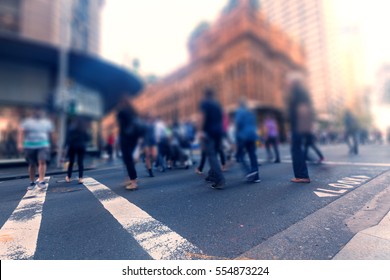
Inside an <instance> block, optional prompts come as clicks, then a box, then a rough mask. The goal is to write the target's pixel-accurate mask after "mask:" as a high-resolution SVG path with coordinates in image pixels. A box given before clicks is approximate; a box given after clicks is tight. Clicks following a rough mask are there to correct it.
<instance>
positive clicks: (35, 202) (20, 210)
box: [0, 178, 203, 260]
mask: <svg viewBox="0 0 390 280" xmlns="http://www.w3.org/2000/svg"><path fill="white" fill-rule="evenodd" d="M46 179H47V181H48V182H49V185H50V180H49V179H50V178H46ZM84 186H85V188H86V189H87V190H89V191H90V192H91V193H92V194H93V196H94V197H95V198H96V199H97V201H98V203H101V205H102V206H103V207H104V209H105V210H106V211H108V213H109V214H110V215H111V216H112V217H113V218H114V219H115V220H116V221H117V222H119V224H120V225H121V226H122V227H123V229H125V230H126V232H127V233H128V238H131V239H133V240H135V241H136V242H137V243H138V244H139V245H140V247H141V248H142V249H143V250H144V251H145V252H146V253H147V254H148V255H149V256H150V257H151V258H152V259H155V260H186V259H191V258H192V256H193V255H201V254H203V252H202V251H201V250H200V249H199V248H197V247H196V246H195V245H193V244H192V243H191V242H189V241H188V240H186V239H185V238H183V237H182V236H180V235H179V234H178V233H176V232H174V231H173V230H171V229H170V228H169V227H168V226H166V225H164V224H163V223H161V222H160V221H158V220H156V219H154V218H153V217H152V216H150V215H149V214H148V213H146V212H145V211H143V210H142V209H141V208H139V207H137V206H136V205H135V204H133V203H131V202H129V201H128V200H127V199H126V198H124V197H122V196H120V195H117V194H116V193H115V192H114V191H112V190H111V189H110V188H109V187H107V186H105V185H104V184H102V183H100V182H98V181H96V180H95V179H93V178H86V179H85V181H84ZM46 194H47V189H43V190H41V189H39V188H35V189H34V190H29V191H27V192H26V194H25V195H24V196H23V198H22V199H21V201H20V203H19V205H18V206H17V207H16V209H15V210H14V211H13V213H12V214H11V216H10V217H9V218H8V220H7V221H6V223H5V224H4V225H3V226H2V227H1V229H0V259H2V260H32V259H34V255H35V251H36V249H37V242H38V236H39V234H40V228H41V221H42V210H43V206H44V203H45V199H46Z"/></svg>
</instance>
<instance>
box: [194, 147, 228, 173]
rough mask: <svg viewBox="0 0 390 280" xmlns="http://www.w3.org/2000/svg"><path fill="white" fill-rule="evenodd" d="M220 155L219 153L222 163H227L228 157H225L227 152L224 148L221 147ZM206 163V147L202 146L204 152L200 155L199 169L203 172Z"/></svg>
mask: <svg viewBox="0 0 390 280" xmlns="http://www.w3.org/2000/svg"><path fill="white" fill-rule="evenodd" d="M218 155H219V158H220V160H221V164H222V165H225V163H226V157H225V153H224V152H223V150H222V148H220V149H219V151H218ZM205 163H206V151H205V149H204V148H202V152H201V155H200V163H199V166H198V169H199V171H201V172H202V171H203V168H204V165H205Z"/></svg>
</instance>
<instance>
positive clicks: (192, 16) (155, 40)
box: [102, 0, 390, 78]
mask: <svg viewBox="0 0 390 280" xmlns="http://www.w3.org/2000/svg"><path fill="white" fill-rule="evenodd" d="M286 1H287V0H286ZM326 1H328V0H326ZM105 2H106V4H105V7H104V11H103V23H102V54H103V56H104V57H105V58H107V59H109V60H111V61H114V62H116V63H118V64H122V65H123V64H125V63H126V64H127V65H130V63H131V60H132V59H134V58H138V59H139V60H140V62H141V72H142V73H145V74H157V75H164V74H168V73H170V72H172V71H173V70H175V69H177V68H178V67H180V66H182V65H184V64H185V63H186V61H187V59H188V50H187V42H188V38H189V36H190V34H191V32H192V31H193V30H194V28H195V27H196V26H197V25H198V24H199V23H200V22H201V21H204V20H206V21H209V22H212V21H213V20H215V19H216V17H217V16H218V15H219V13H220V11H221V10H222V8H223V7H224V6H225V4H226V3H227V2H228V0H106V1H105ZM260 2H261V1H260ZM336 3H337V4H338V5H340V6H339V10H340V12H341V15H342V16H341V18H342V19H343V21H344V22H351V23H359V24H360V25H361V26H362V30H363V36H364V37H363V44H364V48H365V49H366V53H367V58H366V60H367V62H366V66H367V72H368V73H370V74H371V75H370V76H371V77H372V76H373V73H374V72H375V71H376V69H377V68H378V67H379V65H380V63H381V62H383V61H388V62H390V36H389V35H388V34H389V30H388V29H389V27H390V17H389V16H388V15H389V13H390V12H389V11H390V1H388V0H370V1H368V0H336ZM367 75H369V74H367ZM371 77H370V78H371Z"/></svg>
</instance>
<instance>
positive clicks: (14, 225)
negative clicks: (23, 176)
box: [0, 177, 50, 260]
mask: <svg viewBox="0 0 390 280" xmlns="http://www.w3.org/2000/svg"><path fill="white" fill-rule="evenodd" d="M49 180H50V177H46V178H45V181H46V182H48V181H49ZM46 191H47V188H46V189H43V190H41V189H39V188H38V187H35V189H34V190H30V191H27V193H26V194H25V195H24V197H23V198H22V200H21V201H20V203H19V205H18V206H17V207H16V209H15V210H14V212H13V213H12V214H11V216H10V218H9V219H8V220H7V222H6V223H5V224H4V225H3V227H2V228H1V229H0V259H1V260H31V259H33V258H34V254H35V250H36V247H37V241H38V233H39V229H40V227H41V220H42V208H43V204H44V202H45V199H46Z"/></svg>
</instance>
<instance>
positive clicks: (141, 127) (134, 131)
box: [125, 117, 146, 137]
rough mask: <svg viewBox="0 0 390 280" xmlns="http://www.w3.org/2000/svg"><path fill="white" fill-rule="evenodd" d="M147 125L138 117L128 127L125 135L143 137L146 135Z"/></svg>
mask: <svg viewBox="0 0 390 280" xmlns="http://www.w3.org/2000/svg"><path fill="white" fill-rule="evenodd" d="M145 130H146V127H145V123H144V122H143V121H142V120H141V119H140V118H139V117H136V118H134V119H133V121H132V122H131V123H130V124H129V125H128V126H127V127H126V129H125V134H126V135H127V136H138V137H140V136H143V135H144V134H145Z"/></svg>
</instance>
